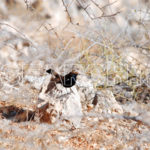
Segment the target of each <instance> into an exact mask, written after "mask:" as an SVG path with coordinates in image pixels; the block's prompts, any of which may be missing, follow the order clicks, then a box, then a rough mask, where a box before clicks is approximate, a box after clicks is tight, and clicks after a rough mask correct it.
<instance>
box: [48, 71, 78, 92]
mask: <svg viewBox="0 0 150 150" xmlns="http://www.w3.org/2000/svg"><path fill="white" fill-rule="evenodd" d="M46 72H47V73H49V74H52V75H53V76H52V78H51V81H50V82H49V84H48V87H47V90H46V93H47V92H48V91H51V90H52V89H53V88H54V87H55V85H56V84H57V83H60V84H62V85H63V87H65V88H71V87H72V86H74V85H75V84H76V79H77V75H78V73H77V72H75V71H71V72H70V73H68V74H66V75H64V76H62V75H60V74H58V73H57V72H55V71H54V70H52V69H48V70H46Z"/></svg>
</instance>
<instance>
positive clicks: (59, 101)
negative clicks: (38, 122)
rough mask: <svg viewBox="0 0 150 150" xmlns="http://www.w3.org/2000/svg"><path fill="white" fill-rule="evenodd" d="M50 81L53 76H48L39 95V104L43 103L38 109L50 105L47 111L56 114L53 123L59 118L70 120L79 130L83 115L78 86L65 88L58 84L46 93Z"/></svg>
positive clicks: (52, 119)
mask: <svg viewBox="0 0 150 150" xmlns="http://www.w3.org/2000/svg"><path fill="white" fill-rule="evenodd" d="M50 79H51V75H48V76H47V77H46V79H45V81H44V83H43V86H42V91H41V93H40V94H39V102H40V101H42V103H39V104H38V108H41V107H43V105H45V104H46V103H48V104H49V105H50V106H49V108H48V109H47V112H48V113H52V112H54V113H55V114H52V116H53V117H52V118H51V122H52V123H53V122H55V121H56V120H57V119H58V118H61V119H65V120H69V121H70V122H71V123H73V125H74V126H75V127H76V128H78V127H79V126H80V121H81V118H82V115H83V114H82V106H81V103H80V95H79V93H78V91H77V88H76V86H73V87H71V88H65V87H63V85H61V84H56V86H55V87H54V88H53V89H52V90H51V91H49V92H48V93H45V91H46V89H47V86H48V83H49V82H50Z"/></svg>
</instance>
